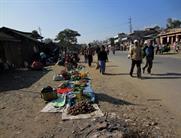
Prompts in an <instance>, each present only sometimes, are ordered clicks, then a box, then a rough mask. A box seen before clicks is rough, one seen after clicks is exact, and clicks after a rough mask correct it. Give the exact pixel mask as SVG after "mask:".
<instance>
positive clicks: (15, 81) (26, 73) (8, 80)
mask: <svg viewBox="0 0 181 138" xmlns="http://www.w3.org/2000/svg"><path fill="white" fill-rule="evenodd" d="M48 72H49V70H43V71H30V70H15V71H11V72H5V73H4V74H0V92H5V91H10V90H19V89H23V88H27V87H29V86H31V85H32V84H34V83H35V82H37V81H38V80H39V79H40V78H41V77H43V76H44V75H45V74H47V73H48Z"/></svg>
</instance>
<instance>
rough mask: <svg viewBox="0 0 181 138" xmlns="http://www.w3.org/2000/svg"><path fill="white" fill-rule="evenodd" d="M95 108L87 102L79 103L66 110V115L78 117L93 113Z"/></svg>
mask: <svg viewBox="0 0 181 138" xmlns="http://www.w3.org/2000/svg"><path fill="white" fill-rule="evenodd" d="M94 111H95V108H94V107H93V106H92V105H91V103H90V102H89V101H87V100H84V101H81V102H79V103H77V104H75V105H73V106H71V107H69V108H68V114H71V115H78V114H86V113H91V112H94Z"/></svg>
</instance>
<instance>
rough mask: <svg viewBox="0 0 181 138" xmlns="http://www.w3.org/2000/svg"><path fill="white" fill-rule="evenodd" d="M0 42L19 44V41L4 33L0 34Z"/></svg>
mask: <svg viewBox="0 0 181 138" xmlns="http://www.w3.org/2000/svg"><path fill="white" fill-rule="evenodd" d="M0 41H14V42H19V41H20V40H18V39H16V38H14V37H12V36H10V35H8V34H6V33H4V32H0Z"/></svg>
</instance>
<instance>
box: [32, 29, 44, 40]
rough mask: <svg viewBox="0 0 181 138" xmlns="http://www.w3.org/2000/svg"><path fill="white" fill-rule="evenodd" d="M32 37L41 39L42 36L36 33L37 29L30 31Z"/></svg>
mask: <svg viewBox="0 0 181 138" xmlns="http://www.w3.org/2000/svg"><path fill="white" fill-rule="evenodd" d="M32 37H33V38H35V39H42V38H43V37H42V36H40V34H39V33H38V31H37V30H33V31H32Z"/></svg>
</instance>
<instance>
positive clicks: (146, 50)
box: [128, 40, 154, 78]
mask: <svg viewBox="0 0 181 138" xmlns="http://www.w3.org/2000/svg"><path fill="white" fill-rule="evenodd" d="M128 57H129V58H131V60H132V63H131V69H130V76H131V77H133V71H134V67H135V65H136V66H137V77H138V78H141V64H142V60H143V58H146V64H145V66H144V67H143V68H142V71H143V73H145V69H147V73H148V74H151V69H152V65H153V60H154V47H153V43H152V41H147V42H146V43H144V46H143V47H141V45H140V44H139V41H138V40H134V45H133V46H132V47H131V49H130V51H129V56H128Z"/></svg>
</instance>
